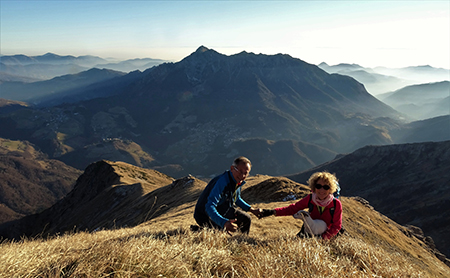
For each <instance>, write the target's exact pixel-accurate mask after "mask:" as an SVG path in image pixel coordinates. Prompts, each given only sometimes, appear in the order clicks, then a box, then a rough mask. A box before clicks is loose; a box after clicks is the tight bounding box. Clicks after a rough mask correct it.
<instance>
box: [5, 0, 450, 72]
mask: <svg viewBox="0 0 450 278" xmlns="http://www.w3.org/2000/svg"><path fill="white" fill-rule="evenodd" d="M0 24H1V25H0V52H1V54H3V55H12V54H25V55H30V56H33V55H42V54H45V53H47V52H52V53H55V54H59V55H74V56H79V55H95V56H100V57H103V58H107V57H115V58H118V59H131V58H157V59H165V60H172V61H179V60H181V59H183V58H184V57H186V56H188V55H189V54H191V53H192V52H193V51H195V50H196V49H197V48H198V47H199V46H200V45H204V46H206V47H208V48H212V49H214V50H216V51H218V52H220V53H223V54H226V55H232V54H236V53H239V52H241V51H247V52H254V53H263V54H277V53H283V54H289V55H291V56H293V57H296V58H299V59H302V60H304V61H306V62H308V63H312V64H319V63H320V62H327V63H328V64H330V65H334V64H338V63H356V64H360V65H362V66H366V67H375V66H387V67H404V66H417V65H431V66H434V67H442V68H447V69H448V68H450V1H448V0H439V1H432V0H431V1H375V0H370V1H369V0H366V1H356V0H353V1H337V0H336V1H182V0H181V1H144V0H141V1H107V0H105V1H83V0H79V1H61V0H59V1H58V0H54V1H33V0H28V1H20V0H14V1H12V0H0Z"/></svg>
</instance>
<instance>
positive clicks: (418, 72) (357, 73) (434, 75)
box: [319, 63, 450, 96]
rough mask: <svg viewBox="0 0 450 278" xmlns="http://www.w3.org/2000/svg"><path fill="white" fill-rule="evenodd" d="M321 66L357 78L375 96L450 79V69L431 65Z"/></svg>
mask: <svg viewBox="0 0 450 278" xmlns="http://www.w3.org/2000/svg"><path fill="white" fill-rule="evenodd" d="M319 67H320V68H321V69H323V70H325V71H326V72H328V73H338V74H343V75H348V76H351V77H353V78H355V79H356V80H358V81H359V82H361V83H363V84H364V86H365V87H366V89H367V90H368V91H369V92H370V93H371V94H372V95H375V96H378V95H380V94H387V93H390V92H393V91H395V90H399V89H401V88H403V87H406V86H411V85H419V84H427V83H436V82H441V81H450V69H443V68H433V67H431V66H414V67H405V68H386V67H375V68H366V67H362V66H360V65H358V64H345V63H343V64H337V65H333V66H330V65H328V64H327V63H320V64H319Z"/></svg>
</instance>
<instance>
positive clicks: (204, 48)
mask: <svg viewBox="0 0 450 278" xmlns="http://www.w3.org/2000/svg"><path fill="white" fill-rule="evenodd" d="M209 50H210V49H209V48H207V47H205V46H203V45H201V46H200V47H199V48H197V50H196V51H195V52H196V53H203V52H206V51H209Z"/></svg>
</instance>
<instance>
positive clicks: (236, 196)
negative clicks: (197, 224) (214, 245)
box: [194, 171, 251, 227]
mask: <svg viewBox="0 0 450 278" xmlns="http://www.w3.org/2000/svg"><path fill="white" fill-rule="evenodd" d="M244 184H245V181H243V182H242V183H241V184H240V185H239V186H237V184H236V180H235V179H234V177H233V175H232V174H231V172H230V171H225V172H224V173H223V174H221V175H219V176H217V177H215V178H214V179H212V180H211V181H210V182H209V183H208V185H207V186H206V187H205V189H204V190H203V192H202V194H201V195H200V197H199V198H198V201H197V205H196V206H195V212H194V217H196V216H199V217H205V216H208V217H209V218H210V219H211V220H212V221H213V222H214V223H216V224H217V225H219V226H221V227H224V225H225V223H226V222H227V221H228V220H229V219H227V218H225V217H223V216H222V215H225V214H226V213H227V211H228V210H229V209H230V208H231V207H233V206H234V205H237V206H239V207H240V208H241V209H243V210H244V211H248V210H249V209H250V207H251V206H250V205H249V204H247V203H246V202H245V201H244V200H243V199H242V198H241V188H242V186H243V185H244Z"/></svg>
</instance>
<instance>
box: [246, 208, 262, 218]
mask: <svg viewBox="0 0 450 278" xmlns="http://www.w3.org/2000/svg"><path fill="white" fill-rule="evenodd" d="M248 211H249V212H251V213H253V214H254V215H255V216H256V217H258V218H261V213H262V211H263V210H262V209H260V208H255V209H254V208H250V209H249V210H248Z"/></svg>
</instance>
